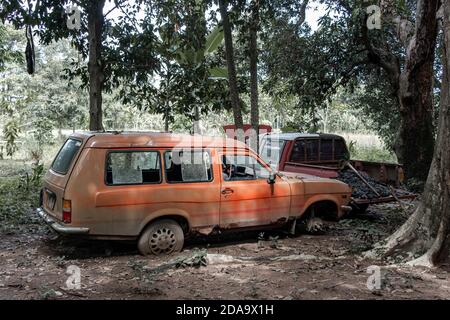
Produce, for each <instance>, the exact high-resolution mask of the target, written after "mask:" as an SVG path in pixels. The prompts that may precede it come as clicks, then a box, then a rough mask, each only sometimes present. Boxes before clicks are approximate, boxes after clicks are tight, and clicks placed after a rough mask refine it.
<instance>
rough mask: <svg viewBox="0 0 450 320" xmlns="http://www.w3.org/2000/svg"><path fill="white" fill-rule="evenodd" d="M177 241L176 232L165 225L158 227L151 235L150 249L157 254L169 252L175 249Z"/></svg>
mask: <svg viewBox="0 0 450 320" xmlns="http://www.w3.org/2000/svg"><path fill="white" fill-rule="evenodd" d="M176 242H177V240H176V239H175V233H174V232H173V231H172V230H170V229H169V228H164V227H163V228H160V229H157V230H156V231H155V232H154V233H153V234H152V236H151V237H150V241H149V245H150V250H151V251H152V253H153V254H156V255H160V254H168V253H171V252H173V251H174V249H175V244H176Z"/></svg>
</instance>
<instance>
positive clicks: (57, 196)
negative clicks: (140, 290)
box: [37, 132, 351, 255]
mask: <svg viewBox="0 0 450 320" xmlns="http://www.w3.org/2000/svg"><path fill="white" fill-rule="evenodd" d="M350 194H351V189H350V188H349V187H348V186H347V185H346V184H344V183H342V182H339V181H336V180H331V179H326V178H319V177H314V176H309V175H301V176H299V175H298V174H296V176H295V177H294V176H286V175H283V174H279V173H276V172H274V171H273V170H272V169H271V168H270V166H269V165H267V164H266V163H265V162H264V161H263V160H262V159H261V158H260V157H259V156H258V155H257V154H256V153H255V152H253V151H252V150H251V149H249V148H248V147H247V145H245V144H243V143H240V142H238V141H236V140H232V139H226V138H214V137H205V136H192V135H176V134H170V133H155V132H105V133H99V132H83V133H74V134H72V135H71V136H70V137H69V138H68V139H67V140H66V142H65V143H64V145H63V146H62V148H61V149H60V151H59V152H58V154H57V155H56V157H55V159H54V161H53V163H52V165H51V167H50V169H49V170H48V172H47V173H46V175H45V178H44V185H43V189H42V192H41V206H40V208H38V209H37V213H38V214H39V215H40V216H41V217H42V218H43V219H44V221H45V222H47V223H48V224H49V225H50V226H51V227H52V228H53V229H54V230H55V231H56V232H58V233H60V234H66V235H84V236H88V237H92V238H98V239H130V240H138V241H137V242H138V248H139V251H140V252H141V253H142V254H144V255H148V254H156V255H158V254H169V253H172V252H176V251H180V250H181V249H182V248H183V244H184V239H185V237H186V236H189V235H195V234H196V233H200V234H210V233H212V232H216V231H224V230H231V229H233V230H243V229H245V228H266V227H276V226H278V227H281V226H285V227H290V228H291V230H295V223H296V221H297V220H298V219H300V218H302V217H304V216H306V215H307V214H308V213H309V212H311V211H312V210H313V209H314V208H316V212H317V211H318V209H322V211H326V213H327V214H330V215H334V216H335V217H337V218H339V217H341V216H342V215H343V214H344V213H345V212H347V211H349V210H350V207H349V206H348V202H349V200H350ZM313 212H314V211H313ZM292 228H293V229H292Z"/></svg>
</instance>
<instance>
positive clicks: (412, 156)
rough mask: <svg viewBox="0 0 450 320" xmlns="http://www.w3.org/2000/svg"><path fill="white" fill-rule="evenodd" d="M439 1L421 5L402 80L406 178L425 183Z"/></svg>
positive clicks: (401, 142)
mask: <svg viewBox="0 0 450 320" xmlns="http://www.w3.org/2000/svg"><path fill="white" fill-rule="evenodd" d="M439 3H440V1H439V0H420V1H418V3H417V13H416V31H415V35H414V37H413V39H412V40H411V42H410V45H409V47H408V49H407V55H406V63H405V66H404V69H403V71H402V73H401V75H400V78H399V86H398V87H399V89H398V101H399V107H400V115H401V118H402V122H401V126H400V132H399V141H398V142H399V143H398V144H397V146H398V153H400V154H401V159H400V160H401V162H402V163H403V165H404V169H405V172H406V176H407V177H408V178H412V177H414V178H416V179H419V180H421V181H425V179H426V178H427V173H428V170H427V169H428V168H429V167H430V164H431V160H432V158H433V149H434V132H433V77H434V72H433V63H434V56H435V48H436V37H437V19H436V14H437V10H438V7H439Z"/></svg>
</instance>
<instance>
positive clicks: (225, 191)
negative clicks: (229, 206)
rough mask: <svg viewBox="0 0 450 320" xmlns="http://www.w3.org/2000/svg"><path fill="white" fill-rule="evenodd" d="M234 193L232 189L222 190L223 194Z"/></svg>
mask: <svg viewBox="0 0 450 320" xmlns="http://www.w3.org/2000/svg"><path fill="white" fill-rule="evenodd" d="M233 192H234V191H233V189H230V188H225V189H223V190H222V194H230V193H233Z"/></svg>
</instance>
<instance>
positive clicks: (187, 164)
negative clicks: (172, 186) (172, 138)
mask: <svg viewBox="0 0 450 320" xmlns="http://www.w3.org/2000/svg"><path fill="white" fill-rule="evenodd" d="M164 164H165V168H166V180H167V182H208V181H212V180H213V176H212V166H211V165H212V163H211V156H210V154H209V152H207V151H205V150H189V149H182V150H172V151H167V152H165V153H164Z"/></svg>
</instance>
